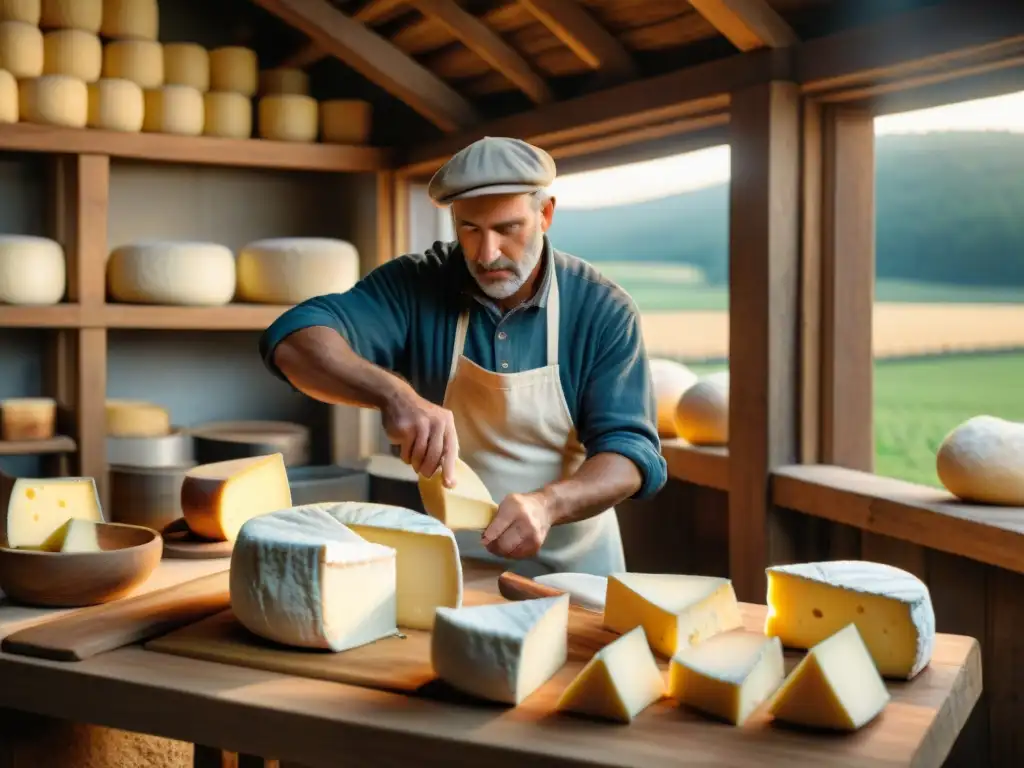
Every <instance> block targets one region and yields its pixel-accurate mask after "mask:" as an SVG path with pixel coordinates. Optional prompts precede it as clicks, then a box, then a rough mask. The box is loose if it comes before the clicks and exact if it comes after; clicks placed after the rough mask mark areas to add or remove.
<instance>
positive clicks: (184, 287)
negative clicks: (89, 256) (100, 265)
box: [107, 240, 235, 306]
mask: <svg viewBox="0 0 1024 768" xmlns="http://www.w3.org/2000/svg"><path fill="white" fill-rule="evenodd" d="M107 286H108V289H109V291H110V296H111V298H113V299H114V300H115V301H124V302H131V303H136V304H176V305H183V306H221V305H224V304H227V303H228V302H230V301H231V297H232V296H233V295H234V292H235V257H234V254H233V253H232V252H231V249H230V248H227V247H226V246H223V245H219V244H217V243H197V242H178V241H168V240H149V241H141V242H136V243H130V244H127V245H122V246H120V247H118V248H116V249H114V251H113V252H112V253H111V254H110V258H109V259H108V260H107Z"/></svg>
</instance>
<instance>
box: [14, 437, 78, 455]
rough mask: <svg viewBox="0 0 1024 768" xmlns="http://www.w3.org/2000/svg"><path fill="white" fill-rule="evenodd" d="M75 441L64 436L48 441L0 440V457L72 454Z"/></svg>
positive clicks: (74, 448) (74, 449)
mask: <svg viewBox="0 0 1024 768" xmlns="http://www.w3.org/2000/svg"><path fill="white" fill-rule="evenodd" d="M76 450H77V446H76V444H75V441H74V440H73V439H72V438H70V437H66V436H64V435H57V436H55V437H51V438H49V439H48V440H0V456H35V455H41V454H44V453H74V452H75V451H76Z"/></svg>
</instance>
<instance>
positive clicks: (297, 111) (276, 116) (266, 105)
mask: <svg viewBox="0 0 1024 768" xmlns="http://www.w3.org/2000/svg"><path fill="white" fill-rule="evenodd" d="M318 106H319V105H318V104H317V102H316V99H314V98H313V97H312V96H298V95H296V94H293V93H279V94H274V95H271V96H264V97H263V98H261V99H260V102H259V108H258V111H259V116H258V122H259V131H260V138H263V139H270V140H271V141H299V142H312V141H316V137H317V133H318V132H319V126H318V125H317V114H318Z"/></svg>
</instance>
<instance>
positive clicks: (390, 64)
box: [253, 0, 479, 131]
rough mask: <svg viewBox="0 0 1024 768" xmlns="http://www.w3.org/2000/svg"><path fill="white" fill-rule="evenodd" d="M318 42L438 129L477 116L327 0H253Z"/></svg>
mask: <svg viewBox="0 0 1024 768" xmlns="http://www.w3.org/2000/svg"><path fill="white" fill-rule="evenodd" d="M253 2H255V3H256V4H257V5H259V6H260V7H262V8H263V9H265V10H267V11H269V12H270V13H272V14H274V15H275V16H277V17H278V18H280V19H281V20H282V21H283V22H285V23H286V24H288V25H289V26H291V27H294V28H295V29H297V30H299V31H300V32H302V33H303V34H305V35H306V36H307V37H309V39H310V40H312V41H313V42H314V43H316V44H317V45H319V46H320V48H321V49H322V50H323V51H324V52H326V53H328V54H330V55H331V56H334V57H335V58H337V59H340V60H341V61H343V62H345V63H346V64H347V65H348V66H350V67H351V68H352V69H354V70H355V71H356V72H358V73H359V74H361V75H362V76H363V77H365V78H366V79H368V80H369V81H370V82H372V83H374V84H376V85H378V86H380V87H381V88H383V89H384V90H385V91H387V92H388V93H390V94H391V95H393V96H395V97H396V98H399V99H401V100H402V101H404V102H405V103H406V104H408V105H409V106H410V107H412V108H413V109H414V110H416V111H417V112H419V113H420V114H421V115H423V116H424V117H425V118H427V119H428V120H430V121H431V122H432V123H434V124H435V125H436V126H437V127H438V128H440V129H441V130H443V131H455V130H459V129H465V128H467V127H469V126H471V125H473V124H475V123H477V122H478V121H479V115H478V114H477V112H476V109H475V108H474V107H473V105H471V104H470V103H469V102H468V101H466V99H464V98H463V97H462V96H460V95H459V94H458V93H457V92H456V91H455V90H454V89H453V88H452V87H451V86H449V85H448V84H447V83H445V82H444V81H443V80H441V78H439V77H437V75H435V74H434V73H433V72H431V71H430V70H429V69H427V68H426V67H424V66H423V65H421V64H419V63H418V62H416V61H415V60H414V59H413V58H411V57H410V56H407V55H406V54H405V53H404V52H403V51H402V50H401V49H399V48H398V47H396V46H395V45H394V44H392V43H391V42H390V41H388V40H387V39H385V38H383V37H381V36H380V35H378V34H377V33H375V32H373V31H372V30H370V29H368V28H367V27H366V26H364V25H363V24H362V23H360V22H358V21H356V20H355V19H353V18H352V17H351V16H346V15H345V14H344V13H342V12H341V11H339V10H338V9H337V8H335V7H334V6H333V5H331V4H330V3H329V2H327V0H253Z"/></svg>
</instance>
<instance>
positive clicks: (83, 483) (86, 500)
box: [4, 477, 103, 549]
mask: <svg viewBox="0 0 1024 768" xmlns="http://www.w3.org/2000/svg"><path fill="white" fill-rule="evenodd" d="M71 518H76V519H79V520H93V521H95V522H98V523H101V522H103V510H102V509H101V507H100V499H99V495H98V494H97V493H96V481H95V480H94V479H93V478H91V477H54V478H46V479H39V480H35V479H28V478H22V477H19V478H18V479H17V480H15V481H14V485H13V487H12V488H11V496H10V500H9V501H8V503H7V514H6V515H5V516H4V526H5V531H4V533H5V535H6V538H7V546H9V547H26V548H36V549H38V548H41V547H42V546H43V544H44V543H45V542H46V540H47V539H49V538H50V536H52V535H53V534H54V532H55V531H56V530H57V529H58V528H60V527H61V526H62V525H64V524H65V523H66V522H67V521H68V520H70V519H71Z"/></svg>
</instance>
